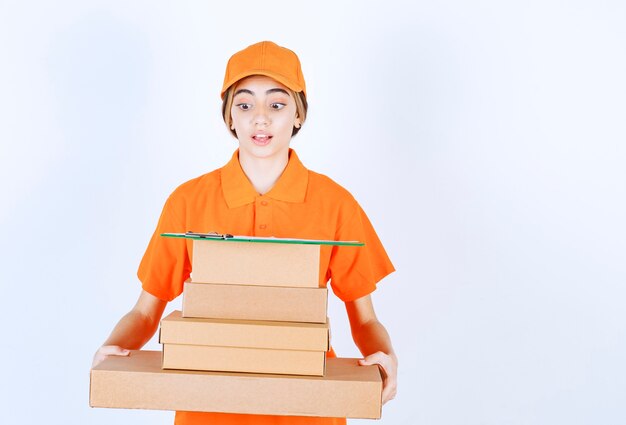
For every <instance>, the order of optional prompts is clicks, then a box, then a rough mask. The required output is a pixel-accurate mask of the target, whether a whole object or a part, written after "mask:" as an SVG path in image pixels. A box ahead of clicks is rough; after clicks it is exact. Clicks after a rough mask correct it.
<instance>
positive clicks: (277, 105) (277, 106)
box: [270, 102, 285, 111]
mask: <svg viewBox="0 0 626 425" xmlns="http://www.w3.org/2000/svg"><path fill="white" fill-rule="evenodd" d="M284 107H285V104H284V103H279V102H275V103H270V108H272V109H274V110H276V111H280V110H281V109H283V108H284Z"/></svg>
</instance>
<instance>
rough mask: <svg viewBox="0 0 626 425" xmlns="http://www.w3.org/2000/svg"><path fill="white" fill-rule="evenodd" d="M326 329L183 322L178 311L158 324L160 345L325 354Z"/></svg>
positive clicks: (284, 324)
mask: <svg viewBox="0 0 626 425" xmlns="http://www.w3.org/2000/svg"><path fill="white" fill-rule="evenodd" d="M329 332H330V327H329V321H328V320H327V321H326V323H298V322H270V321H255V320H228V319H203V318H184V317H182V314H181V312H180V311H179V310H175V311H173V312H171V313H170V314H169V315H168V316H167V317H165V318H163V319H162V320H161V332H160V337H159V342H161V343H162V344H188V345H211V346H218V347H248V348H268V349H275V350H302V351H328V349H329V342H330V341H329V340H330V336H329Z"/></svg>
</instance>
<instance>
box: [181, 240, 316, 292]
mask: <svg viewBox="0 0 626 425" xmlns="http://www.w3.org/2000/svg"><path fill="white" fill-rule="evenodd" d="M319 264H320V247H319V245H306V244H284V243H255V242H229V241H223V240H206V239H205V240H194V241H193V256H192V269H191V277H192V280H193V281H194V282H198V283H220V284H240V285H262V286H296V287H308V288H317V287H319V273H320V270H319V268H320V265H319Z"/></svg>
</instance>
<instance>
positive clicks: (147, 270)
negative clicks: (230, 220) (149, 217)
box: [137, 196, 191, 301]
mask: <svg viewBox="0 0 626 425" xmlns="http://www.w3.org/2000/svg"><path fill="white" fill-rule="evenodd" d="M175 204H176V202H175V200H174V199H173V198H172V196H170V198H169V199H168V200H167V202H166V203H165V206H164V207H163V211H162V213H161V217H160V218H159V223H158V225H157V228H156V230H155V231H154V234H153V235H152V238H151V239H150V243H149V244H148V248H147V249H146V252H145V254H144V256H143V258H142V260H141V263H140V264H139V269H138V270H137V277H139V280H140V281H141V283H142V287H143V289H144V290H145V291H146V292H149V293H150V294H152V295H154V296H155V297H157V298H160V299H162V300H164V301H171V300H173V299H174V298H176V297H177V296H178V295H180V294H181V293H182V291H183V283H184V281H185V280H186V279H187V278H188V277H189V276H190V274H191V260H190V253H189V252H188V249H187V248H188V247H187V243H186V241H185V239H178V238H166V237H163V236H160V235H161V233H184V232H186V229H185V228H184V224H183V222H182V220H180V219H179V217H180V215H177V214H176V205H175Z"/></svg>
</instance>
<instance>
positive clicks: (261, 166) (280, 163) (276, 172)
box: [239, 150, 289, 195]
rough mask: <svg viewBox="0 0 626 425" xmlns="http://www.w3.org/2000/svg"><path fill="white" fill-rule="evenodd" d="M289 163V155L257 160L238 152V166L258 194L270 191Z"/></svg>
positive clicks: (240, 151)
mask: <svg viewBox="0 0 626 425" xmlns="http://www.w3.org/2000/svg"><path fill="white" fill-rule="evenodd" d="M288 162H289V153H288V152H286V153H285V155H280V156H278V157H270V158H258V157H253V156H250V155H246V154H245V152H243V151H242V150H239V164H241V169H242V170H243V172H244V173H245V175H246V177H248V180H250V183H252V186H253V187H254V190H256V191H257V192H258V193H259V194H261V195H265V194H266V193H267V192H269V191H270V190H272V188H273V187H274V185H275V184H276V182H277V181H278V179H279V178H280V176H281V175H282V174H283V171H285V167H287V163H288Z"/></svg>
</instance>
